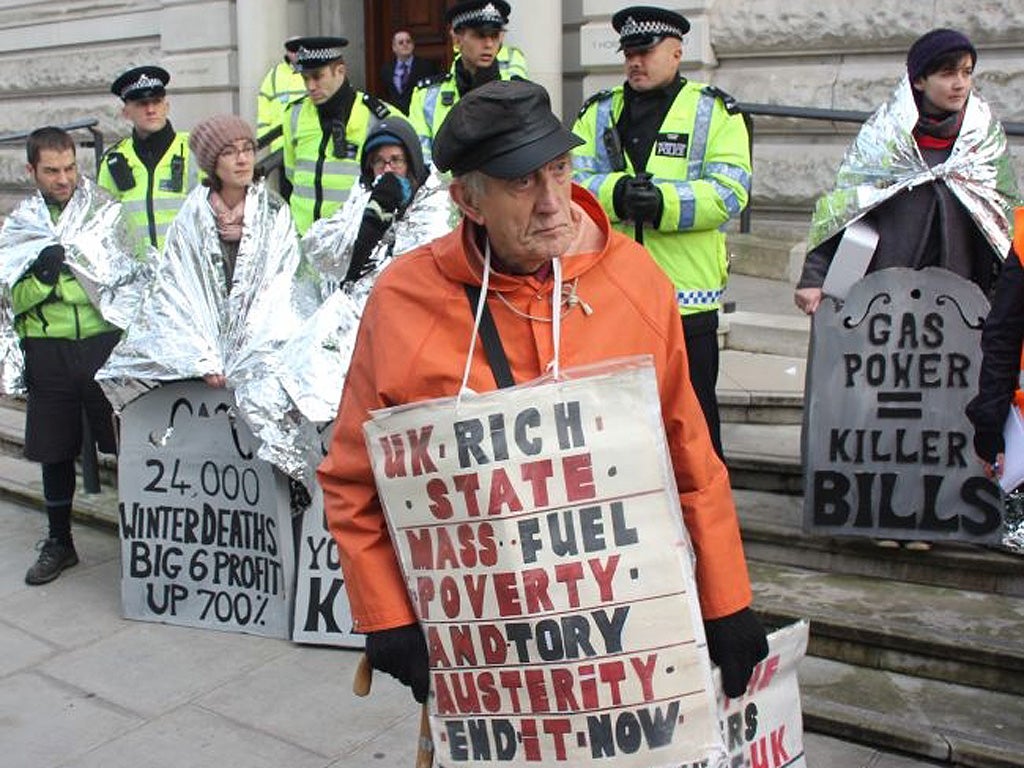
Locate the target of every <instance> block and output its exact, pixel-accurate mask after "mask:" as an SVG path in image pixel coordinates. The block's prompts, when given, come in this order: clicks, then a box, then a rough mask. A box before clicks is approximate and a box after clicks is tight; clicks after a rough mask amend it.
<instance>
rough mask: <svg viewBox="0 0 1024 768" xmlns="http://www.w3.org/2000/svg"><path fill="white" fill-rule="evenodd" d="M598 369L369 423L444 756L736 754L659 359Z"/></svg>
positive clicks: (461, 760)
mask: <svg viewBox="0 0 1024 768" xmlns="http://www.w3.org/2000/svg"><path fill="white" fill-rule="evenodd" d="M586 373H587V374H588V375H581V377H580V378H570V379H567V380H562V381H560V382H557V383H544V384H536V385H534V386H521V387H517V388H513V389H507V390H501V391H498V392H493V393H490V394H487V395H482V396H474V397H471V398H469V399H464V400H463V401H462V403H461V405H460V406H459V407H458V408H456V403H455V401H454V400H437V401H430V402H425V403H419V404H416V405H412V406H406V407H403V408H398V409H390V410H387V411H380V412H376V413H374V414H373V418H372V420H371V421H369V422H368V423H367V424H366V426H365V431H366V438H367V445H368V446H369V450H370V453H371V456H372V460H373V465H374V474H375V477H376V481H377V487H378V491H379V493H380V497H381V499H382V502H383V504H384V508H385V511H386V514H387V518H388V525H389V527H390V530H391V535H392V541H393V542H394V545H395V547H396V549H397V551H398V554H399V559H400V561H401V564H402V568H403V571H404V574H405V577H406V583H407V585H408V588H409V592H410V595H411V597H412V600H413V604H414V607H415V609H416V612H417V614H418V617H419V619H420V623H421V625H422V627H423V629H424V631H425V632H426V637H427V645H428V648H429V653H430V664H431V690H432V697H431V700H430V713H431V726H432V730H433V735H434V744H435V749H436V753H437V756H438V763H439V764H440V765H445V766H452V765H479V766H483V765H492V764H493V765H498V764H500V765H502V766H510V767H515V766H528V765H529V766H552V765H594V764H600V765H607V766H614V767H615V768H620V767H625V766H629V767H633V768H652V767H653V766H669V765H672V766H677V765H679V764H680V763H683V762H688V761H695V760H699V759H703V758H705V757H706V756H707V755H709V754H712V753H716V752H717V751H720V750H722V744H721V738H720V734H719V732H718V728H717V724H716V721H715V717H714V700H713V693H712V688H711V682H710V664H709V662H708V659H707V654H706V649H705V645H704V636H703V626H702V624H701V621H700V613H699V606H698V602H697V596H696V591H695V588H694V579H693V570H692V561H691V557H692V554H691V552H692V551H691V546H690V542H689V539H688V537H687V535H686V532H685V530H684V528H683V525H682V519H681V513H680V509H679V498H678V495H677V492H676V488H675V482H674V476H673V474H672V472H671V469H670V463H669V458H668V452H667V449H666V446H665V438H664V427H663V425H662V422H661V415H660V405H659V402H660V401H659V398H658V392H657V385H656V381H655V377H654V371H653V368H652V367H651V364H650V362H649V360H647V359H643V360H642V361H631V364H630V365H624V366H621V367H619V368H618V369H604V370H600V371H599V370H596V369H595V370H591V371H588V372H586Z"/></svg>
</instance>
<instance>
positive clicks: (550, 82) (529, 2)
mask: <svg viewBox="0 0 1024 768" xmlns="http://www.w3.org/2000/svg"><path fill="white" fill-rule="evenodd" d="M505 39H506V40H507V41H508V42H509V44H510V45H515V46H517V47H519V48H521V49H522V50H523V53H525V54H526V64H527V66H529V68H530V79H531V80H533V81H534V82H536V83H539V84H540V85H543V86H544V87H545V88H547V91H548V94H549V95H550V96H551V108H552V110H554V112H555V114H556V115H559V116H561V112H562V3H561V2H560V1H556V2H552V1H551V0H526V1H525V2H523V1H522V0H521V1H520V2H518V3H515V4H513V6H512V15H511V16H510V17H509V20H508V32H507V33H506V34H505Z"/></svg>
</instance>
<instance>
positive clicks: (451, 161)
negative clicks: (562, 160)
mask: <svg viewBox="0 0 1024 768" xmlns="http://www.w3.org/2000/svg"><path fill="white" fill-rule="evenodd" d="M582 143H583V140H582V139H581V138H579V137H578V136H576V135H575V134H573V133H572V132H571V131H569V130H567V129H566V128H565V127H564V126H563V125H562V123H561V121H560V120H559V119H558V118H557V117H555V115H554V114H553V113H552V112H551V100H550V99H549V98H548V92H547V91H545V90H544V88H543V87H541V86H539V85H537V84H536V83H531V82H529V81H526V80H493V81H491V82H489V83H487V84H486V85H482V86H480V87H479V88H474V89H473V90H472V91H470V92H469V93H467V94H466V95H465V96H463V97H462V98H461V99H459V101H458V102H457V103H456V104H455V106H454V107H452V109H451V111H450V112H449V113H448V116H447V117H446V118H445V120H444V122H443V123H441V127H440V129H438V132H437V136H435V137H434V148H433V152H434V165H436V166H437V167H438V168H439V169H440V170H442V171H451V172H452V173H453V174H454V175H456V176H461V175H462V174H464V173H468V172H469V171H482V172H483V173H486V174H487V175H488V176H494V177H495V178H499V179H517V178H519V177H520V176H526V175H527V174H529V173H532V172H533V171H535V170H537V169H538V168H540V167H542V166H543V165H545V164H546V163H549V162H551V161H552V160H554V159H555V158H556V157H560V156H561V155H564V154H565V153H566V152H568V151H569V150H571V149H572V148H573V147H578V146H579V145H580V144H582Z"/></svg>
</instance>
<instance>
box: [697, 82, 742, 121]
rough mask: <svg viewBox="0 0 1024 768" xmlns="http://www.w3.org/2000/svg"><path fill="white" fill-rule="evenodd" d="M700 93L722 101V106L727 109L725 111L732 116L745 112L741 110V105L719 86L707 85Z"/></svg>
mask: <svg viewBox="0 0 1024 768" xmlns="http://www.w3.org/2000/svg"><path fill="white" fill-rule="evenodd" d="M700 92H701V93H706V94H707V95H708V96H714V97H715V98H717V99H721V100H722V106H723V107H725V111H726V112H728V113H729V114H730V115H738V114H739V113H740V112H742V111H743V110H742V109H740V103H739V102H738V101H736V99H734V98H733V97H732V96H730V95H729V94H728V93H726V92H725V91H723V90H722V89H721V88H719V87H718V86H717V85H705V86H704V87H703V88H701V90H700Z"/></svg>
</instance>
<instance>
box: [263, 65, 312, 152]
mask: <svg viewBox="0 0 1024 768" xmlns="http://www.w3.org/2000/svg"><path fill="white" fill-rule="evenodd" d="M305 93H306V85H305V83H304V82H303V81H302V75H301V74H299V73H298V72H296V71H295V70H294V69H293V68H292V65H291V64H290V63H289V62H287V61H282V62H279V63H278V64H276V65H275V66H274V67H273V68H272V69H270V70H269V71H268V72H267V74H266V76H264V78H263V82H262V83H260V92H259V94H258V95H257V97H256V136H257V138H259V139H262V138H263V137H264V136H266V135H267V134H269V133H271V132H272V131H274V129H276V128H280V129H281V130H282V132H283V131H284V117H285V115H286V114H287V112H288V105H289V104H291V103H292V102H293V101H295V100H296V99H297V98H299V97H300V96H302V95H303V94H305ZM282 147H284V137H283V136H278V137H277V138H276V139H274V140H273V141H272V142H271V143H270V144H269V145H268V147H267V150H268V151H269V152H276V151H277V150H279V149H281V148H282Z"/></svg>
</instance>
